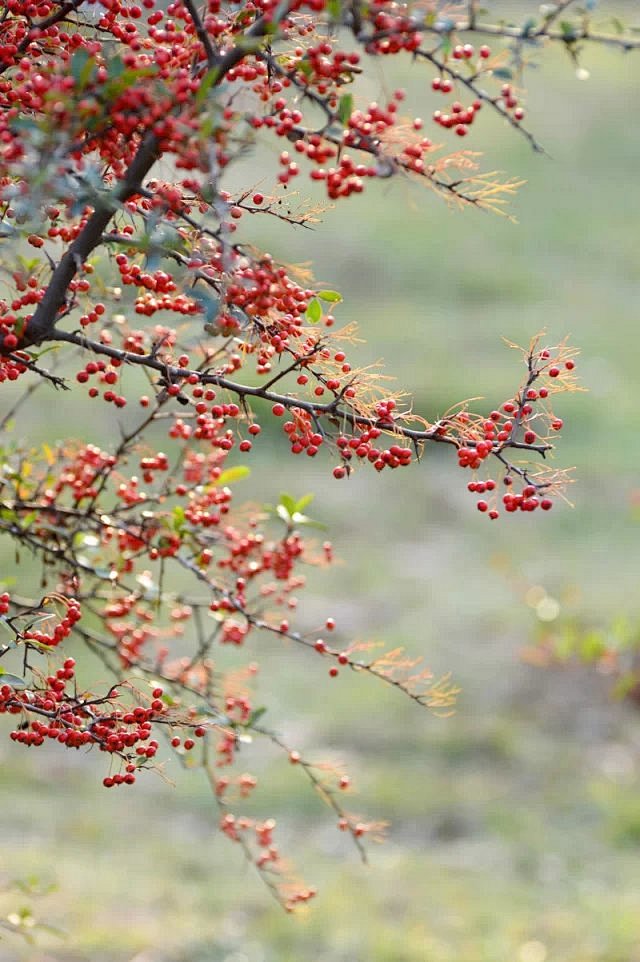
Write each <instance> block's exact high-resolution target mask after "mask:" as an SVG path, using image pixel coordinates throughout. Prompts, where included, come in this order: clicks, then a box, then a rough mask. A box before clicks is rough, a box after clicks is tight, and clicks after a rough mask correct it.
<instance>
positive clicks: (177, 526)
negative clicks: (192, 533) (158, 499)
mask: <svg viewBox="0 0 640 962" xmlns="http://www.w3.org/2000/svg"><path fill="white" fill-rule="evenodd" d="M171 514H172V518H171V527H172V528H173V530H174V531H177V532H178V533H180V532H181V531H182V530H183V529H184V526H185V521H186V515H185V513H184V508H183V507H182V505H181V504H177V505H176V506H175V508H174V509H173V511H172V512H171Z"/></svg>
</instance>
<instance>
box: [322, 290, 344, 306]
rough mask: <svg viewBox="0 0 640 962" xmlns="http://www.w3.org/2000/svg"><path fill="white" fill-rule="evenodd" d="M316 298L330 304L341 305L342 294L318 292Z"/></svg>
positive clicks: (337, 292)
mask: <svg viewBox="0 0 640 962" xmlns="http://www.w3.org/2000/svg"><path fill="white" fill-rule="evenodd" d="M316 297H319V298H320V300H321V301H326V302H327V303H328V304H339V303H340V301H341V300H342V294H340V292H339V291H317V292H316Z"/></svg>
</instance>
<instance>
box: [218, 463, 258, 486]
mask: <svg viewBox="0 0 640 962" xmlns="http://www.w3.org/2000/svg"><path fill="white" fill-rule="evenodd" d="M250 474H251V468H248V467H247V466H246V464H236V465H235V466H234V467H233V468H227V469H226V471H223V472H222V474H221V475H220V477H219V478H218V480H217V481H216V485H218V486H219V487H221V488H223V487H224V486H225V484H233V482H234V481H242V479H243V478H248V477H249V475H250Z"/></svg>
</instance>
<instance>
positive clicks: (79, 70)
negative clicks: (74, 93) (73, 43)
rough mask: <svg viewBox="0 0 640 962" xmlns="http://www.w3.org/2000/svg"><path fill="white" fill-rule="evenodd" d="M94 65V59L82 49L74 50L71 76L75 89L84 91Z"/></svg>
mask: <svg viewBox="0 0 640 962" xmlns="http://www.w3.org/2000/svg"><path fill="white" fill-rule="evenodd" d="M95 65H96V61H95V58H94V57H92V56H91V54H90V53H88V52H87V51H86V50H84V49H83V48H80V49H79V50H76V52H75V53H74V55H73V57H72V58H71V76H72V77H73V79H74V80H75V82H76V87H79V88H80V90H84V88H85V87H86V86H87V83H88V82H89V79H90V77H91V74H92V72H93V70H94V67H95Z"/></svg>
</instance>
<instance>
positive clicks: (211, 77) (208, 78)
mask: <svg viewBox="0 0 640 962" xmlns="http://www.w3.org/2000/svg"><path fill="white" fill-rule="evenodd" d="M219 77H220V68H219V67H211V69H210V70H207V72H206V74H205V75H204V77H203V78H202V80H201V81H200V86H199V87H198V90H197V93H196V96H195V102H196V106H198V107H199V106H200V105H201V104H202V103H203V102H204V101H205V100H206V97H207V94H208V93H209V91H210V90H211V88H212V87H213V85H214V84H215V83H216V81H217V80H218V79H219Z"/></svg>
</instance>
